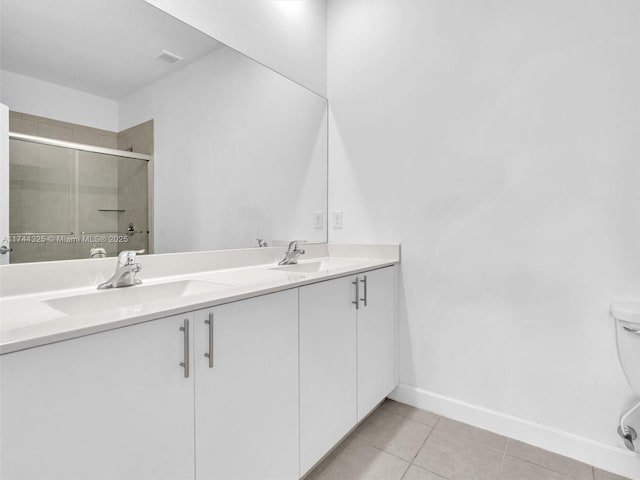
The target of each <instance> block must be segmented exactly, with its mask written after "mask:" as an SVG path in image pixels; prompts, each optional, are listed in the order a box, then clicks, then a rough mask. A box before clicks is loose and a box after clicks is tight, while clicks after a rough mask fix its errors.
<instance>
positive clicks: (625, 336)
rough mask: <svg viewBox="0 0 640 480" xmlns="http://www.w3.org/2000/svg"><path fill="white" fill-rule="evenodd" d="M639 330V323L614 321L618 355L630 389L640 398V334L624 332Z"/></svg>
mask: <svg viewBox="0 0 640 480" xmlns="http://www.w3.org/2000/svg"><path fill="white" fill-rule="evenodd" d="M625 327H627V328H629V329H631V330H640V323H634V322H625V321H623V320H619V319H618V320H616V330H617V336H618V354H619V355H620V363H621V364H622V368H623V370H624V373H625V375H626V376H627V381H628V382H629V385H630V386H631V389H632V390H633V391H634V392H635V393H636V395H638V396H640V334H638V333H633V332H629V331H627V330H625Z"/></svg>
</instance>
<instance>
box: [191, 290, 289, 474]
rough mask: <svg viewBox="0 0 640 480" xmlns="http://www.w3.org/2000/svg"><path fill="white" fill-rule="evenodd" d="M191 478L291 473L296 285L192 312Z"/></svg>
mask: <svg viewBox="0 0 640 480" xmlns="http://www.w3.org/2000/svg"><path fill="white" fill-rule="evenodd" d="M195 326H196V327H195V330H196V345H195V378H196V383H195V411H196V416H195V425H196V427H195V428H196V442H195V443H196V478H198V479H207V480H296V479H297V478H298V468H299V467H298V465H299V464H298V290H297V289H293V290H286V291H284V292H280V293H276V294H271V295H265V296H262V297H256V298H252V299H249V300H244V301H241V302H236V303H229V304H226V305H221V306H219V307H215V308H212V309H210V310H202V311H199V312H196V313H195Z"/></svg>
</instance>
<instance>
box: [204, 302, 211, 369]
mask: <svg viewBox="0 0 640 480" xmlns="http://www.w3.org/2000/svg"><path fill="white" fill-rule="evenodd" d="M204 323H206V324H207V325H209V352H208V353H205V354H204V356H205V357H207V358H208V359H209V368H213V313H209V320H205V321H204Z"/></svg>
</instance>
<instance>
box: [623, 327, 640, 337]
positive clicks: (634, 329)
mask: <svg viewBox="0 0 640 480" xmlns="http://www.w3.org/2000/svg"><path fill="white" fill-rule="evenodd" d="M622 328H624V329H625V330H626V331H627V332H629V333H635V334H636V335H640V328H631V327H626V326H623V327H622Z"/></svg>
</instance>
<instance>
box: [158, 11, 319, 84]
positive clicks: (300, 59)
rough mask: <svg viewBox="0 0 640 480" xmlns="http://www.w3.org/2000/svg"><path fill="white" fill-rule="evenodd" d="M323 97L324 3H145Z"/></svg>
mask: <svg viewBox="0 0 640 480" xmlns="http://www.w3.org/2000/svg"><path fill="white" fill-rule="evenodd" d="M146 1H147V2H149V3H151V4H152V5H155V6H156V7H158V8H160V9H162V10H164V11H166V12H167V13H169V14H170V15H173V16H175V17H176V18H178V19H180V20H183V21H184V22H186V23H188V24H190V25H192V26H194V27H195V28H197V29H199V30H201V31H203V32H204V33H207V34H209V35H211V36H212V37H214V38H215V39H216V40H220V41H221V42H223V43H225V44H227V45H229V46H230V47H232V48H235V49H236V50H238V51H240V52H242V53H244V54H245V55H248V56H250V57H251V58H254V59H256V60H257V61H259V62H261V63H264V64H265V65H267V66H268V67H270V68H273V69H274V70H276V71H277V72H280V73H282V74H283V75H285V76H287V77H289V78H292V79H293V80H295V81H296V82H299V83H301V84H302V85H304V86H306V87H307V88H310V89H311V90H313V91H315V92H318V93H320V94H321V95H325V94H326V78H327V72H326V0H304V1H303V0H243V1H238V0H146Z"/></svg>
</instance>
